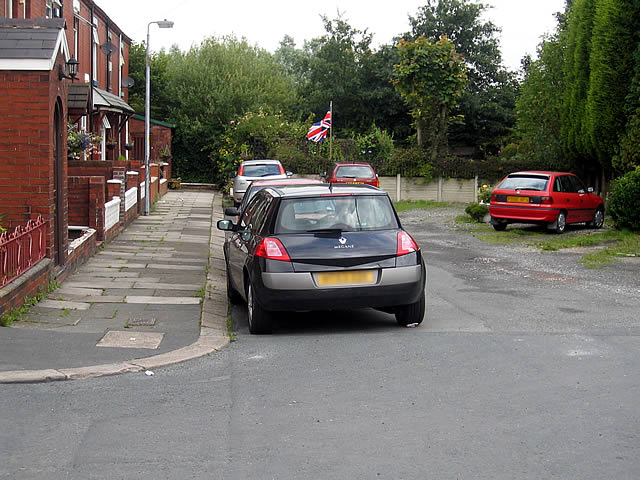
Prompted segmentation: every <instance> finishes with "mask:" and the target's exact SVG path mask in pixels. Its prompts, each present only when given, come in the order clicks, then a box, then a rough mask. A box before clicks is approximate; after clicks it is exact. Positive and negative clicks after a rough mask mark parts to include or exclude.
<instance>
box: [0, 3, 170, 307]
mask: <svg viewBox="0 0 640 480" xmlns="http://www.w3.org/2000/svg"><path fill="white" fill-rule="evenodd" d="M130 46H131V39H130V38H129V37H127V35H126V34H125V33H124V32H122V31H121V30H120V29H119V27H118V26H117V25H116V24H115V23H114V22H113V21H112V20H111V19H110V18H109V16H108V15H107V13H106V12H105V11H104V10H102V9H101V8H100V7H99V6H98V5H96V4H95V2H93V1H92V0H0V98H2V99H3V100H2V101H1V102H0V131H1V132H2V134H1V135H0V216H1V217H0V224H1V225H2V226H3V227H5V228H7V229H9V230H11V229H13V228H16V227H18V228H20V227H22V226H24V225H26V224H27V223H28V222H30V221H31V222H33V221H34V220H35V219H36V218H38V217H42V218H43V219H44V221H45V222H46V233H45V235H44V236H45V242H44V243H45V251H46V253H45V257H46V260H47V262H45V263H47V264H48V266H47V267H46V268H44V270H43V272H44V273H43V274H42V277H43V278H46V281H48V280H49V278H50V277H55V278H57V279H58V280H59V281H61V280H62V279H64V278H65V277H66V275H68V274H69V273H71V271H72V270H73V268H74V267H75V266H76V265H77V264H78V263H82V262H83V261H84V260H86V258H87V257H88V256H89V255H91V254H93V252H95V246H96V243H97V242H100V241H108V240H110V239H111V238H113V237H114V236H115V235H117V233H118V232H119V231H121V230H122V229H123V228H125V227H126V225H127V224H128V223H129V222H130V221H132V220H133V218H135V217H136V216H137V215H138V214H139V213H140V212H141V210H142V209H141V205H142V204H143V203H144V201H141V195H142V194H143V193H144V191H145V189H144V188H142V186H141V182H143V181H144V178H145V174H144V165H143V163H144V161H143V160H144V155H142V156H137V157H136V156H135V154H134V151H133V150H132V149H131V147H132V146H133V141H134V138H133V135H132V134H131V132H130V123H129V121H130V119H131V117H132V115H133V114H134V113H135V112H134V110H133V109H132V108H131V107H130V106H129V105H128V103H127V101H128V92H127V89H126V88H125V85H127V80H128V73H129V72H128V68H129V49H130ZM74 61H75V62H77V74H76V75H75V78H70V76H69V69H70V68H71V67H72V66H73V63H74ZM68 124H72V125H75V127H74V128H76V129H77V130H79V131H87V132H93V133H94V134H95V135H97V136H99V137H100V138H101V140H100V142H99V145H98V146H97V147H98V148H96V149H94V151H93V152H92V153H88V154H87V153H84V152H83V153H82V154H80V155H76V157H75V158H68V149H67V126H68ZM169 132H170V129H169ZM152 141H153V140H152ZM161 141H162V142H165V143H166V144H168V145H170V144H171V138H170V135H169V138H168V140H167V139H166V138H165V137H164V136H163V138H162V140H161ZM156 143H157V141H156ZM157 163H159V162H157ZM161 168H162V166H161V165H159V164H156V163H154V164H153V165H152V166H151V174H152V175H153V173H154V171H155V172H157V173H156V175H155V176H154V178H155V179H156V183H155V185H154V184H151V185H150V186H149V190H150V192H151V195H150V196H151V198H155V196H156V195H159V194H161V193H162V189H161V188H160V183H161V180H162V179H161V175H160V173H159V172H160V169H161ZM164 168H166V166H165V167H164ZM168 170H169V171H170V167H169V169H168ZM165 189H166V186H165ZM141 191H142V192H143V193H141ZM116 200H117V202H116ZM115 203H117V205H116V206H115V207H114V206H113V205H112V204H115ZM114 208H115V209H116V211H115V217H114V213H109V214H107V210H108V209H111V210H113V209H114ZM107 217H109V218H111V219H113V218H115V220H114V221H109V220H105V219H106V218H107ZM74 227H75V228H78V229H88V230H92V231H94V234H93V235H94V238H93V239H92V241H91V242H89V245H93V246H89V247H86V246H85V247H83V248H79V249H78V250H77V251H76V250H75V249H74V247H73V245H74V243H75V242H73V238H70V231H71V230H73V229H74ZM43 282H44V280H42V279H39V280H38V282H35V283H38V286H41V285H42V284H43ZM1 286H2V284H0V287H1ZM27 290H28V292H27V293H25V295H33V293H34V288H33V286H31V287H29V288H27ZM18 297H19V295H18V296H16V299H14V300H12V301H10V302H7V301H5V297H4V296H3V294H2V292H0V314H2V313H4V312H5V311H6V310H7V308H4V307H3V303H4V304H7V303H8V304H13V305H15V304H18V303H19V299H18ZM23 297H24V295H23ZM5 306H6V305H5ZM10 306H11V305H10Z"/></svg>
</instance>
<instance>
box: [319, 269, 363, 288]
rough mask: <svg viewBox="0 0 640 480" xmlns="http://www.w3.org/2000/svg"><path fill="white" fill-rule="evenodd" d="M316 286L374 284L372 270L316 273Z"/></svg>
mask: <svg viewBox="0 0 640 480" xmlns="http://www.w3.org/2000/svg"><path fill="white" fill-rule="evenodd" d="M317 278H318V285H321V286H323V287H325V286H331V285H365V284H368V283H373V282H374V275H373V270H356V271H349V272H323V273H318V277H317Z"/></svg>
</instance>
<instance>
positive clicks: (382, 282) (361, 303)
mask: <svg viewBox="0 0 640 480" xmlns="http://www.w3.org/2000/svg"><path fill="white" fill-rule="evenodd" d="M425 285H426V268H425V266H424V265H414V266H408V267H397V268H383V269H381V270H380V272H379V275H378V278H377V279H376V283H375V284H373V285H365V286H335V287H320V286H318V285H317V284H316V281H315V279H314V276H313V275H312V274H311V273H309V272H305V273H262V274H261V275H259V278H257V279H256V281H255V282H254V288H255V290H256V294H257V297H258V301H259V302H260V304H261V305H262V307H263V308H265V309H266V310H280V311H307V310H334V309H352V308H365V307H373V308H381V307H395V306H400V305H408V304H410V303H415V302H417V301H418V299H419V298H420V295H421V294H422V292H423V291H424V288H425Z"/></svg>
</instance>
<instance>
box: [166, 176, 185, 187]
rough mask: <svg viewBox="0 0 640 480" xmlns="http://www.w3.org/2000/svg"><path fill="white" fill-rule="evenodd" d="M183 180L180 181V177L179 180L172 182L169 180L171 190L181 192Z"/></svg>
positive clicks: (174, 179)
mask: <svg viewBox="0 0 640 480" xmlns="http://www.w3.org/2000/svg"><path fill="white" fill-rule="evenodd" d="M181 181H182V180H181V179H180V177H178V178H172V179H171V180H169V188H170V189H172V190H180V182H181Z"/></svg>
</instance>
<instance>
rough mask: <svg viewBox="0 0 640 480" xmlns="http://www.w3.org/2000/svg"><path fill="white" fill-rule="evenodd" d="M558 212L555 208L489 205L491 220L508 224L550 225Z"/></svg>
mask: <svg viewBox="0 0 640 480" xmlns="http://www.w3.org/2000/svg"><path fill="white" fill-rule="evenodd" d="M559 212H560V210H559V209H557V208H549V207H535V206H513V205H490V206H489V213H490V214H491V218H492V219H496V220H498V221H505V220H506V221H510V222H514V223H515V222H523V223H527V222H531V223H551V222H555V221H556V218H558V213H559Z"/></svg>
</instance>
